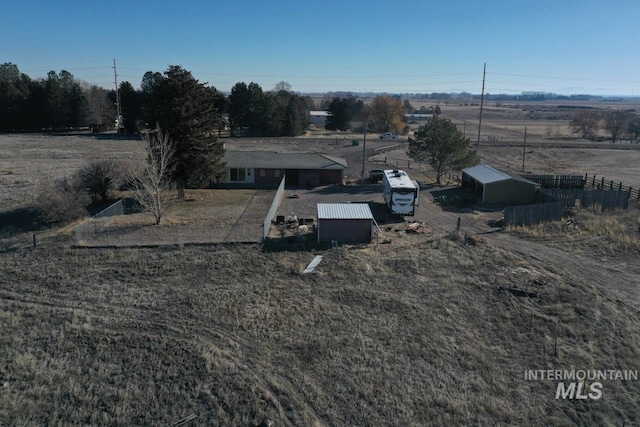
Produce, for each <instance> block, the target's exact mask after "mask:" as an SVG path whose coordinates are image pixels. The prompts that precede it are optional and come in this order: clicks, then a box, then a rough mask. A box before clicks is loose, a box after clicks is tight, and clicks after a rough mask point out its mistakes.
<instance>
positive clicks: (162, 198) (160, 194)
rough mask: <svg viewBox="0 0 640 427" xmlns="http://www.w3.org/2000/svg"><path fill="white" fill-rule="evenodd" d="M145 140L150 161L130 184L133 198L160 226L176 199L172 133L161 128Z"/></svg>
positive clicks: (144, 136) (152, 132)
mask: <svg viewBox="0 0 640 427" xmlns="http://www.w3.org/2000/svg"><path fill="white" fill-rule="evenodd" d="M142 137H143V139H144V142H145V150H146V152H147V160H146V163H145V165H144V168H143V170H142V171H141V172H140V173H138V174H137V175H136V176H132V177H131V182H132V184H133V190H134V198H135V199H136V200H137V201H138V203H139V204H140V206H141V207H142V209H143V210H144V211H146V212H150V213H151V214H152V215H153V217H154V218H155V221H156V225H158V224H160V221H161V220H162V217H163V215H164V214H165V212H166V211H167V209H168V208H169V207H170V206H171V205H172V204H173V203H174V202H175V200H176V196H175V194H174V191H173V190H172V188H171V175H172V173H173V170H174V167H175V166H174V163H173V156H174V154H175V146H174V144H173V142H172V141H171V138H170V136H169V134H168V133H167V132H163V131H162V130H161V129H159V128H156V129H155V130H153V131H148V132H145V133H143V135H142Z"/></svg>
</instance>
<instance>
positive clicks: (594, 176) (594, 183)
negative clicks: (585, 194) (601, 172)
mask: <svg viewBox="0 0 640 427" xmlns="http://www.w3.org/2000/svg"><path fill="white" fill-rule="evenodd" d="M591 186H592V187H593V188H596V175H595V174H593V182H592V183H591Z"/></svg>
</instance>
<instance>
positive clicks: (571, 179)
mask: <svg viewBox="0 0 640 427" xmlns="http://www.w3.org/2000/svg"><path fill="white" fill-rule="evenodd" d="M522 177H523V178H524V179H528V180H529V181H533V182H535V183H537V184H540V187H542V188H584V186H585V184H586V183H587V178H586V175H585V176H582V175H522Z"/></svg>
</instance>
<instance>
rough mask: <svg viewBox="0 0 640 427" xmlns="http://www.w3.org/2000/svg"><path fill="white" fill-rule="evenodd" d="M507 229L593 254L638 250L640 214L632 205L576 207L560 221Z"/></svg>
mask: <svg viewBox="0 0 640 427" xmlns="http://www.w3.org/2000/svg"><path fill="white" fill-rule="evenodd" d="M506 230H507V231H508V232H512V233H517V234H519V235H521V236H524V237H528V238H533V239H541V240H544V241H545V242H546V243H547V244H552V245H555V246H559V247H563V248H567V249H576V248H579V250H590V251H592V253H593V254H594V255H595V256H600V255H624V254H627V255H631V256H633V255H638V254H639V253H640V216H639V215H638V209H637V207H635V206H632V207H631V208H630V209H628V210H613V211H601V210H600V208H599V207H594V208H593V209H577V210H575V211H574V213H573V215H571V216H569V217H567V218H566V219H564V220H562V221H558V222H552V223H546V224H536V225H532V226H524V227H523V226H517V227H513V226H510V227H507V229H506Z"/></svg>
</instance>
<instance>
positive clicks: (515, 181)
mask: <svg viewBox="0 0 640 427" xmlns="http://www.w3.org/2000/svg"><path fill="white" fill-rule="evenodd" d="M462 186H463V187H465V188H467V189H468V190H470V191H473V192H475V194H476V195H477V196H478V198H479V200H480V202H481V203H483V204H485V203H487V204H501V205H526V204H530V203H535V201H536V189H537V187H538V184H536V183H535V182H532V181H529V180H527V179H524V178H521V177H519V176H516V175H510V174H508V173H506V172H502V171H500V170H498V169H494V168H492V167H491V166H489V165H477V166H473V167H470V168H466V169H463V170H462Z"/></svg>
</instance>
